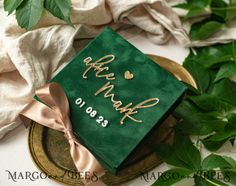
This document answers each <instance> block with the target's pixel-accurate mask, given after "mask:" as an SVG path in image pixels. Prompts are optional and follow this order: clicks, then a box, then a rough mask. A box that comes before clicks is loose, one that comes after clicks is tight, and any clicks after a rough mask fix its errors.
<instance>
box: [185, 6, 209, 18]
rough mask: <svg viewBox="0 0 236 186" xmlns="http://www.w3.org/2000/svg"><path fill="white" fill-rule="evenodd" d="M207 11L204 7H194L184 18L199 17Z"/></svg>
mask: <svg viewBox="0 0 236 186" xmlns="http://www.w3.org/2000/svg"><path fill="white" fill-rule="evenodd" d="M204 12H205V9H204V7H193V8H191V9H190V10H189V12H188V13H187V15H186V16H185V17H184V20H187V19H190V18H193V17H197V16H200V15H201V14H203V13H204Z"/></svg>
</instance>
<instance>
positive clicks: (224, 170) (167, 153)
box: [153, 131, 236, 186]
mask: <svg viewBox="0 0 236 186" xmlns="http://www.w3.org/2000/svg"><path fill="white" fill-rule="evenodd" d="M163 145H164V144H160V145H158V146H157V147H156V152H157V154H158V155H159V156H160V157H161V159H162V160H164V161H165V162H166V163H167V164H169V165H172V166H174V167H173V168H171V169H169V170H167V171H165V172H164V173H163V174H162V175H161V176H160V177H159V178H158V180H157V181H156V182H155V183H154V184H153V186H166V185H172V184H174V183H176V182H178V181H180V180H183V179H187V178H194V181H195V185H196V186H202V185H204V186H205V185H211V186H213V185H214V186H223V185H229V183H230V184H235V178H236V161H235V160H234V159H232V158H231V157H228V156H220V155H217V154H210V155H209V156H207V157H205V158H204V159H203V160H201V159H202V158H201V156H200V152H199V150H198V149H197V148H196V147H195V146H194V144H193V143H192V142H191V140H190V139H189V138H187V137H186V136H185V135H183V134H182V133H179V132H178V131H176V139H175V140H174V144H173V145H172V146H171V145H164V146H163ZM166 147H167V148H166ZM166 149H168V150H166Z"/></svg>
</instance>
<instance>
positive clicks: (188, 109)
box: [154, 43, 236, 186]
mask: <svg viewBox="0 0 236 186" xmlns="http://www.w3.org/2000/svg"><path fill="white" fill-rule="evenodd" d="M234 45H235V44H234V43H230V44H225V45H214V46H211V47H203V48H198V49H196V50H195V52H194V53H193V52H191V53H190V54H189V56H188V57H187V58H186V59H185V61H184V63H183V66H184V67H185V68H186V69H187V70H188V71H189V72H190V73H191V74H192V76H193V78H194V79H195V81H196V83H197V86H198V87H197V88H198V89H196V90H195V89H194V88H193V87H190V89H189V94H188V96H187V97H186V98H185V100H184V101H183V102H182V103H181V104H180V105H179V106H178V107H177V109H176V110H175V112H174V115H175V117H177V118H179V123H178V124H177V125H176V127H175V130H176V133H177V134H176V137H175V139H174V143H173V145H167V144H160V145H158V146H157V147H156V152H157V154H158V155H159V156H160V157H161V159H162V160H163V161H164V162H166V163H167V164H169V165H172V166H174V167H173V168H171V169H170V170H168V171H166V172H165V173H166V174H169V175H171V173H172V174H175V175H178V176H175V177H171V176H169V177H168V179H167V178H166V176H165V173H164V175H162V176H161V177H159V179H158V180H157V181H156V182H155V183H154V186H160V185H171V184H174V183H176V182H178V181H180V180H182V179H185V178H188V177H192V178H194V182H195V185H196V186H202V185H204V186H205V185H207V186H208V185H211V186H212V185H214V186H222V185H229V183H230V184H233V185H235V184H236V161H235V160H234V159H232V158H231V157H227V156H220V155H217V154H210V155H209V156H207V157H206V158H204V159H203V160H201V159H202V157H201V156H200V153H199V150H198V149H197V148H196V147H195V146H194V144H193V143H192V142H191V140H190V139H189V138H188V137H187V136H198V139H199V140H198V142H200V143H202V144H203V145H204V146H205V148H206V149H208V150H209V151H217V150H218V149H219V148H221V147H222V145H223V144H225V143H226V142H229V141H230V143H231V144H232V145H234V141H235V138H236V112H235V110H236V109H235V108H236V99H235V96H236V83H235V82H233V81H231V80H230V79H229V78H230V77H231V76H234V75H236V71H235V64H236V55H235V54H236V48H235V47H234ZM176 172H177V173H176ZM219 174H221V175H220V177H221V178H222V177H223V178H224V179H219V177H218V176H219ZM165 183H166V184H165Z"/></svg>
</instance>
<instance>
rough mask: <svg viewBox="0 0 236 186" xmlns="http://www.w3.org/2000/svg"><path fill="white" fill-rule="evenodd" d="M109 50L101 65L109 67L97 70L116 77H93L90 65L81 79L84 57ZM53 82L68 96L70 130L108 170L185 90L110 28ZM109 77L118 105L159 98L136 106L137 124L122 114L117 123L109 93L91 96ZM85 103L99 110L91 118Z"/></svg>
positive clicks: (97, 56) (115, 166) (117, 164)
mask: <svg viewBox="0 0 236 186" xmlns="http://www.w3.org/2000/svg"><path fill="white" fill-rule="evenodd" d="M110 54H112V55H114V56H115V59H114V61H112V62H111V63H109V64H106V65H105V66H107V67H109V70H108V71H103V72H102V73H101V74H107V73H114V77H115V79H114V80H107V79H106V78H101V77H100V78H99V77H96V71H94V69H91V70H90V71H88V73H87V74H86V75H87V79H85V78H83V73H84V72H85V70H86V69H87V68H88V67H87V66H86V64H85V63H84V59H85V58H87V57H91V58H92V59H93V62H94V61H96V60H98V59H100V58H101V57H103V56H106V55H110ZM126 71H130V72H131V73H132V74H133V76H134V77H133V78H132V79H130V80H127V79H125V77H124V73H125V72H126ZM52 81H53V82H57V83H59V84H60V85H61V87H62V88H63V89H64V91H65V93H66V95H67V97H68V100H69V104H70V111H71V115H70V117H71V122H72V126H73V131H74V133H75V134H76V135H77V136H78V138H79V139H80V140H81V141H82V142H83V143H84V144H85V146H86V147H87V148H88V149H89V150H90V151H91V152H92V153H93V154H94V155H95V156H96V157H97V159H98V160H99V161H100V163H101V164H102V165H103V166H104V168H106V169H108V170H109V171H111V172H112V173H116V172H117V170H119V169H120V168H121V165H122V163H123V162H124V161H125V159H126V158H127V157H128V156H129V155H130V154H131V153H132V151H133V150H134V149H135V148H136V147H137V146H138V144H139V143H140V142H141V141H142V140H143V139H144V138H145V136H146V135H147V134H148V133H149V132H150V131H151V130H152V129H153V127H154V126H155V125H158V124H160V122H159V121H163V118H164V117H166V116H167V115H168V112H170V110H172V109H173V106H174V105H175V103H176V101H177V100H178V99H180V97H181V96H182V95H183V93H184V92H185V90H186V87H185V86H184V85H183V84H182V83H181V82H179V81H178V80H177V79H176V78H175V77H173V76H172V75H171V74H169V73H168V72H166V71H165V70H164V69H162V68H161V67H160V66H159V65H157V64H156V63H154V62H153V61H152V60H151V59H149V58H148V57H147V56H146V55H145V54H143V53H142V52H141V51H139V50H138V49H137V48H135V47H134V46H133V45H131V44H130V43H129V42H127V41H126V40H125V39H123V38H122V37H121V36H120V35H118V34H117V33H115V32H114V31H112V30H111V29H110V28H105V29H104V31H103V32H102V33H101V34H100V35H98V36H97V37H96V38H95V39H94V40H93V41H92V42H90V43H89V45H88V46H87V47H85V49H84V50H82V51H81V52H80V53H79V54H78V55H77V56H76V57H75V58H74V59H73V60H72V62H71V63H69V65H67V66H66V67H65V68H64V69H63V70H62V71H61V72H60V73H59V74H57V75H56V76H55V77H54V78H53V79H52ZM107 82H110V84H112V85H114V88H113V90H112V91H111V92H110V93H114V99H115V100H119V101H121V102H122V106H125V105H127V104H129V103H133V105H132V106H131V107H134V106H135V105H137V104H139V103H140V102H142V101H144V100H147V99H150V98H158V99H159V103H158V104H156V105H155V106H152V107H149V108H142V109H139V110H137V111H138V112H137V113H136V114H133V115H132V117H133V118H135V119H137V120H142V122H141V123H138V122H135V121H133V120H131V119H130V118H126V119H125V120H124V124H123V125H121V124H120V121H121V118H122V117H123V116H124V114H122V113H119V111H117V110H115V108H114V107H113V103H112V101H111V99H110V98H105V97H104V93H105V92H106V91H104V92H101V93H100V94H98V95H97V96H95V92H97V91H98V90H99V89H100V88H101V87H103V86H104V85H105V84H106V83H107ZM78 98H82V100H83V101H84V102H85V104H84V106H83V107H82V108H80V105H77V104H76V103H75V101H76V100H77V99H78ZM122 106H121V107H122ZM88 107H92V108H93V110H96V111H97V114H96V116H94V117H91V116H90V114H87V113H86V110H87V108H88ZM99 116H102V117H103V118H104V119H105V120H107V121H108V122H109V124H108V125H107V127H102V126H101V125H100V124H98V122H97V120H98V119H99Z"/></svg>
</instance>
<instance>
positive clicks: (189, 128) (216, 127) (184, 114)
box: [174, 101, 225, 135]
mask: <svg viewBox="0 0 236 186" xmlns="http://www.w3.org/2000/svg"><path fill="white" fill-rule="evenodd" d="M174 115H175V116H176V117H179V118H182V121H181V122H180V123H179V124H178V125H177V126H176V128H178V129H179V130H181V131H183V132H185V133H189V134H191V135H207V134H209V133H211V132H213V131H221V130H223V129H224V127H225V122H224V121H222V120H221V119H219V118H218V115H219V114H218V113H207V114H206V113H204V112H200V111H199V110H198V109H197V108H196V107H195V106H193V105H192V104H191V103H189V102H188V101H184V102H182V103H181V104H180V105H179V106H178V107H177V109H176V110H175V113H174Z"/></svg>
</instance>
